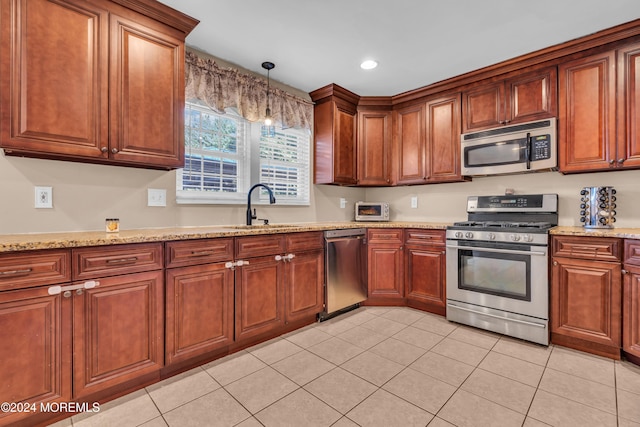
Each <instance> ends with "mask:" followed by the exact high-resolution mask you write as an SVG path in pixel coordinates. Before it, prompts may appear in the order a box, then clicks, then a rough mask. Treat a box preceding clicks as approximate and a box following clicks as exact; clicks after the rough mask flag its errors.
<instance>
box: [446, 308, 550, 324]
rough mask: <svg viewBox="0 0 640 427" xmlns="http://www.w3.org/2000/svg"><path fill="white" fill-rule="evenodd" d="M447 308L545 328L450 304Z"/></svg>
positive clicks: (524, 321)
mask: <svg viewBox="0 0 640 427" xmlns="http://www.w3.org/2000/svg"><path fill="white" fill-rule="evenodd" d="M447 307H451V308H455V309H456V310H462V311H468V312H470V313H473V314H481V315H483V316H487V317H494V318H496V319H500V320H508V321H509V322H515V323H523V324H525V325H529V326H535V327H536V328H542V329H544V328H545V325H543V324H540V323H535V322H527V321H526V320H520V319H512V318H509V317H503V316H496V315H495V314H491V313H483V312H482V311H478V310H471V309H470V308H464V307H460V306H457V305H455V304H450V303H447Z"/></svg>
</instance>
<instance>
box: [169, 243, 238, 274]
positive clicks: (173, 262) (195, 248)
mask: <svg viewBox="0 0 640 427" xmlns="http://www.w3.org/2000/svg"><path fill="white" fill-rule="evenodd" d="M165 257H166V264H165V265H166V267H167V268H173V267H185V266H188V265H197V264H209V263H212V262H220V261H232V260H233V238H232V237H229V238H223V239H203V240H185V241H180V242H167V244H166V252H165Z"/></svg>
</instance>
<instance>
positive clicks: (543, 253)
mask: <svg viewBox="0 0 640 427" xmlns="http://www.w3.org/2000/svg"><path fill="white" fill-rule="evenodd" d="M447 248H450V249H470V250H478V251H483V252H496V253H499V254H516V255H546V254H547V253H546V252H541V251H517V250H513V249H490V248H480V247H477V246H455V245H447Z"/></svg>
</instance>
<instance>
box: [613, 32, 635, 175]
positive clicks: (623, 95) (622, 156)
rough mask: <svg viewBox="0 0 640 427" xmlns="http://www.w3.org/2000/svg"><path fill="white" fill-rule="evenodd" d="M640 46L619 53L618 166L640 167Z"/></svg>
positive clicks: (633, 46) (630, 47) (621, 50)
mask: <svg viewBox="0 0 640 427" xmlns="http://www.w3.org/2000/svg"><path fill="white" fill-rule="evenodd" d="M639 84H640V44H634V45H632V46H629V47H627V48H624V49H620V50H619V51H618V85H619V86H618V111H619V114H618V150H617V157H616V163H617V165H618V166H619V167H621V166H625V167H634V168H637V167H640V134H639V133H638V132H639V131H640V88H639V87H638V85H639Z"/></svg>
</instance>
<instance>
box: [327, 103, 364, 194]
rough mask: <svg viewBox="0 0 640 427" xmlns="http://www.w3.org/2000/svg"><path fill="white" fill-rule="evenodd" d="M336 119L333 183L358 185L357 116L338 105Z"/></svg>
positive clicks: (335, 111) (335, 113)
mask: <svg viewBox="0 0 640 427" xmlns="http://www.w3.org/2000/svg"><path fill="white" fill-rule="evenodd" d="M334 119H335V122H334V135H333V141H334V148H333V181H334V182H335V183H336V184H356V183H357V181H358V179H357V178H358V177H357V170H356V167H357V165H356V159H357V158H356V148H357V147H356V114H355V113H352V112H351V111H349V110H347V109H343V108H341V107H340V106H338V105H336V106H335V110H334Z"/></svg>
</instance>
